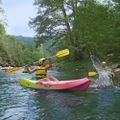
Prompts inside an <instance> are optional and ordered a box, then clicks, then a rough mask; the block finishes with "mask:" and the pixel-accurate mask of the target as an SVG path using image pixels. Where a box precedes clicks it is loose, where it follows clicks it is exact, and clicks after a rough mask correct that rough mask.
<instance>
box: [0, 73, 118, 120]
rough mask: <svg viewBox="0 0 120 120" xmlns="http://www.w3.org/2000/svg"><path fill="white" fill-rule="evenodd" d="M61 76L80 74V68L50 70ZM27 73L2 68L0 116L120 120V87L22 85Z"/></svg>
mask: <svg viewBox="0 0 120 120" xmlns="http://www.w3.org/2000/svg"><path fill="white" fill-rule="evenodd" d="M49 74H53V75H54V76H56V77H57V78H59V79H74V78H80V77H81V74H79V72H76V71H75V72H74V73H73V71H72V72H71V71H67V72H57V71H49ZM29 77H31V76H30V75H28V74H26V73H21V72H16V73H14V74H12V75H9V76H8V75H6V74H5V73H4V72H3V71H0V120H120V88H119V87H117V86H114V87H110V88H104V89H96V90H95V89H94V90H93V89H88V91H87V92H80V91H47V90H33V89H29V88H23V87H21V86H20V85H19V84H18V82H19V79H20V78H29Z"/></svg>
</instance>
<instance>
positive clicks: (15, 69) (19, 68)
mask: <svg viewBox="0 0 120 120" xmlns="http://www.w3.org/2000/svg"><path fill="white" fill-rule="evenodd" d="M21 69H22V67H14V68H11V69H9V70H7V71H6V74H8V75H9V74H12V73H14V72H16V71H18V70H21Z"/></svg>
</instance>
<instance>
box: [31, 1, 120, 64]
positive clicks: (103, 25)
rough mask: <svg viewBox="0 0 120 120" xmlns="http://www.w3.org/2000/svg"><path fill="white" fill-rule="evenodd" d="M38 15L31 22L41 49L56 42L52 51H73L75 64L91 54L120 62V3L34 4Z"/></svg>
mask: <svg viewBox="0 0 120 120" xmlns="http://www.w3.org/2000/svg"><path fill="white" fill-rule="evenodd" d="M34 6H35V7H36V8H37V15H36V17H35V18H32V19H31V20H30V21H29V25H30V27H32V28H33V29H34V30H35V32H36V38H37V45H39V44H41V43H44V42H46V41H50V40H52V41H53V44H52V45H51V48H52V47H53V48H54V47H55V48H56V49H60V48H69V49H70V50H71V58H70V59H72V60H84V59H86V58H89V55H90V54H95V55H97V56H99V57H100V58H102V59H106V60H108V61H112V62H118V61H120V54H119V53H120V47H119V45H120V40H119V38H120V37H119V32H120V1H119V0H106V2H102V3H101V2H100V1H99V0H34Z"/></svg>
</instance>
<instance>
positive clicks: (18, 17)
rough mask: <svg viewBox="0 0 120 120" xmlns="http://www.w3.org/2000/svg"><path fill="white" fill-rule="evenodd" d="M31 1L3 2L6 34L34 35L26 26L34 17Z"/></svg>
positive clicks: (9, 0)
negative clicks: (6, 24)
mask: <svg viewBox="0 0 120 120" xmlns="http://www.w3.org/2000/svg"><path fill="white" fill-rule="evenodd" d="M33 1H34V0H3V9H4V11H5V16H6V17H5V18H6V19H7V23H8V26H7V27H6V31H7V33H8V34H11V35H23V36H34V35H35V33H34V31H33V30H32V29H30V28H29V26H28V22H29V20H30V18H34V17H35V16H36V9H35V7H34V6H33ZM99 1H103V0H99Z"/></svg>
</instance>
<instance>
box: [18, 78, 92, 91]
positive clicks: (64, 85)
mask: <svg viewBox="0 0 120 120" xmlns="http://www.w3.org/2000/svg"><path fill="white" fill-rule="evenodd" d="M19 83H20V85H22V86H24V87H29V88H35V89H47V90H66V89H71V90H81V91H85V90H87V88H88V87H89V85H90V83H91V81H90V80H89V79H88V78H82V79H77V80H66V81H55V82H54V81H47V82H46V81H41V80H39V81H34V80H29V79H21V80H20V82H19Z"/></svg>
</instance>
